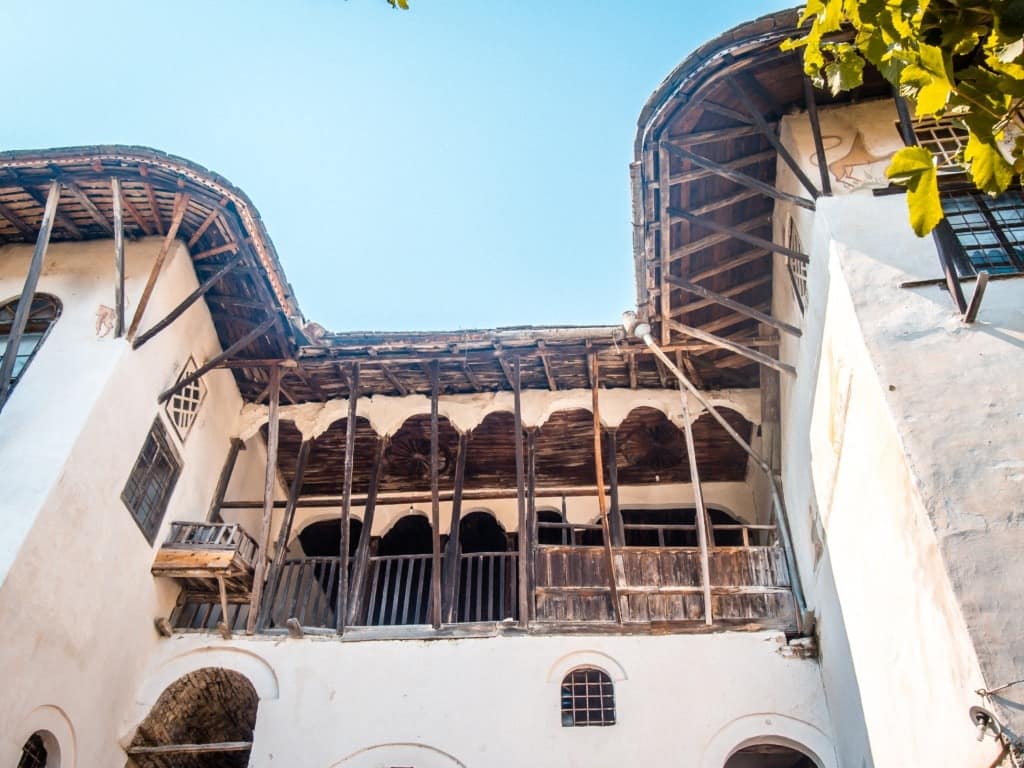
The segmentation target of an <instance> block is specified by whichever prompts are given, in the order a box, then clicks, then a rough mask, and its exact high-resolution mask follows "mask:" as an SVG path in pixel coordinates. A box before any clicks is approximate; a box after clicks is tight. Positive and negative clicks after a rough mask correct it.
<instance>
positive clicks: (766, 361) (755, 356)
mask: <svg viewBox="0 0 1024 768" xmlns="http://www.w3.org/2000/svg"><path fill="white" fill-rule="evenodd" d="M667 322H668V323H669V325H670V327H671V328H672V330H674V331H676V332H677V333H681V334H683V335H685V336H692V337H693V338H696V339H700V340H701V341H706V342H707V343H708V344H712V345H714V346H716V347H721V348H722V349H727V350H729V351H730V352H734V353H736V354H737V355H742V356H743V357H746V358H749V359H751V360H753V361H754V362H756V363H760V364H761V365H767V366H768V367H769V368H773V369H775V370H776V371H779V372H780V373H788V374H790V375H792V376H795V375H796V368H794V367H793V366H791V365H788V364H787V363H783V362H780V361H779V360H776V359H775V358H774V357H770V356H769V355H766V354H763V353H761V352H758V351H756V350H753V349H750V348H749V347H745V346H743V345H742V344H737V343H736V342H734V341H730V340H729V339H726V338H724V337H722V336H716V335H715V334H713V333H708V332H707V331H702V330H701V329H700V328H694V327H693V326H689V325H683V324H682V323H680V322H677V321H675V320H668V321H667Z"/></svg>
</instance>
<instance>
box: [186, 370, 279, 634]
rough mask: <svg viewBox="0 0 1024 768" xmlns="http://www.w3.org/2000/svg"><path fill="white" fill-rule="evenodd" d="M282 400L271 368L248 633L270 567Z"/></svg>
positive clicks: (254, 622)
mask: <svg viewBox="0 0 1024 768" xmlns="http://www.w3.org/2000/svg"><path fill="white" fill-rule="evenodd" d="M200 370H201V369H200ZM280 401H281V369H280V368H272V369H271V371H270V406H269V411H270V412H269V414H268V422H267V466H266V472H265V475H264V478H263V518H262V520H261V522H260V536H259V539H257V542H256V570H255V573H254V574H253V582H252V601H251V602H250V604H249V618H248V620H247V621H246V624H245V632H246V634H249V635H251V634H253V633H254V632H255V631H256V619H257V617H258V616H259V612H260V599H261V598H262V596H263V581H264V576H265V574H266V567H267V545H268V543H269V541H270V524H271V521H272V519H273V513H274V488H275V486H276V483H277V444H278V434H279V432H280V424H279V419H278V415H279V405H280Z"/></svg>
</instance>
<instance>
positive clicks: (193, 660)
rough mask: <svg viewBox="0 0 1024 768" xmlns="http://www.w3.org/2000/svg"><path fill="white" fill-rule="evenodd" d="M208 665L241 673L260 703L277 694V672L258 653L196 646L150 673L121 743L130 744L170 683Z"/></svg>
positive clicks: (132, 710) (122, 730)
mask: <svg viewBox="0 0 1024 768" xmlns="http://www.w3.org/2000/svg"><path fill="white" fill-rule="evenodd" d="M206 667H217V668H219V669H230V670H232V671H234V672H237V673H238V674H240V675H242V676H243V677H245V678H246V679H247V680H248V681H249V682H250V683H251V684H252V687H253V688H254V689H255V691H256V695H257V696H258V697H259V700H260V701H261V702H262V701H269V700H273V699H276V698H277V697H278V694H279V685H278V678H277V673H276V672H275V671H274V668H273V667H271V666H270V664H269V663H268V662H267V661H266V659H264V658H263V657H262V656H260V655H259V654H256V653H253V652H252V651H250V650H247V649H244V648H236V647H231V646H222V647H218V646H213V645H207V646H203V647H202V648H193V649H191V650H188V651H185V652H184V653H181V654H179V655H177V656H174V657H172V658H170V659H168V660H166V661H164V662H163V663H161V664H160V665H159V666H158V667H157V668H156V669H154V670H152V671H151V672H150V673H149V674H148V675H147V677H146V679H145V681H144V682H143V683H142V686H141V687H140V688H139V693H138V695H137V696H136V698H135V701H134V702H133V703H132V706H131V709H130V712H129V715H128V717H127V718H126V719H125V723H124V725H123V727H122V729H121V733H122V737H121V743H122V745H124V746H127V744H128V742H129V741H130V740H131V738H132V737H133V736H134V734H135V730H136V729H137V728H138V727H139V724H140V723H141V722H142V721H143V720H144V719H145V718H146V716H147V715H148V714H149V712H150V710H151V709H152V708H153V705H154V704H156V702H157V699H159V698H160V694H162V693H163V692H164V691H165V690H166V689H167V687H168V686H170V685H171V683H173V682H175V681H176V680H179V679H180V678H182V677H184V676H185V675H187V674H188V673H189V672H195V671H196V670H199V669H204V668H206Z"/></svg>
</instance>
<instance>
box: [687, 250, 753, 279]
mask: <svg viewBox="0 0 1024 768" xmlns="http://www.w3.org/2000/svg"><path fill="white" fill-rule="evenodd" d="M767 255H768V251H766V250H765V249H764V248H752V249H751V250H749V251H746V252H745V253H741V254H740V255H738V256H735V257H732V258H730V259H729V260H728V261H723V262H722V263H721V264H716V265H715V266H713V267H708V268H707V269H702V270H701V271H700V272H696V273H694V274H692V275H690V279H691V280H692V281H693V282H695V283H699V282H700V281H701V280H707V279H708V278H709V277H714V276H715V275H720V274H722V273H724V272H730V271H732V270H734V269H737V268H739V267H742V266H744V265H746V264H750V263H751V262H754V261H757V260H759V259H763V258H764V257H765V256H767Z"/></svg>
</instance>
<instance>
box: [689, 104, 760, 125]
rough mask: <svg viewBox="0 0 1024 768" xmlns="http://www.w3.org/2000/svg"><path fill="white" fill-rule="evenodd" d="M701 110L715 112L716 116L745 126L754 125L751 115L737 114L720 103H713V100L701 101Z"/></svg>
mask: <svg viewBox="0 0 1024 768" xmlns="http://www.w3.org/2000/svg"><path fill="white" fill-rule="evenodd" d="M700 107H701V109H706V110H707V111H708V112H714V113H715V114H716V115H721V116H722V117H727V118H729V119H730V120H735V121H736V122H739V123H743V124H744V125H753V124H754V123H753V121H752V120H751V119H750V115H745V114H743V113H742V112H737V111H736V110H735V109H732V108H730V107H727V106H725V105H723V104H719V103H718V102H715V101H711V99H701V101H700Z"/></svg>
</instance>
